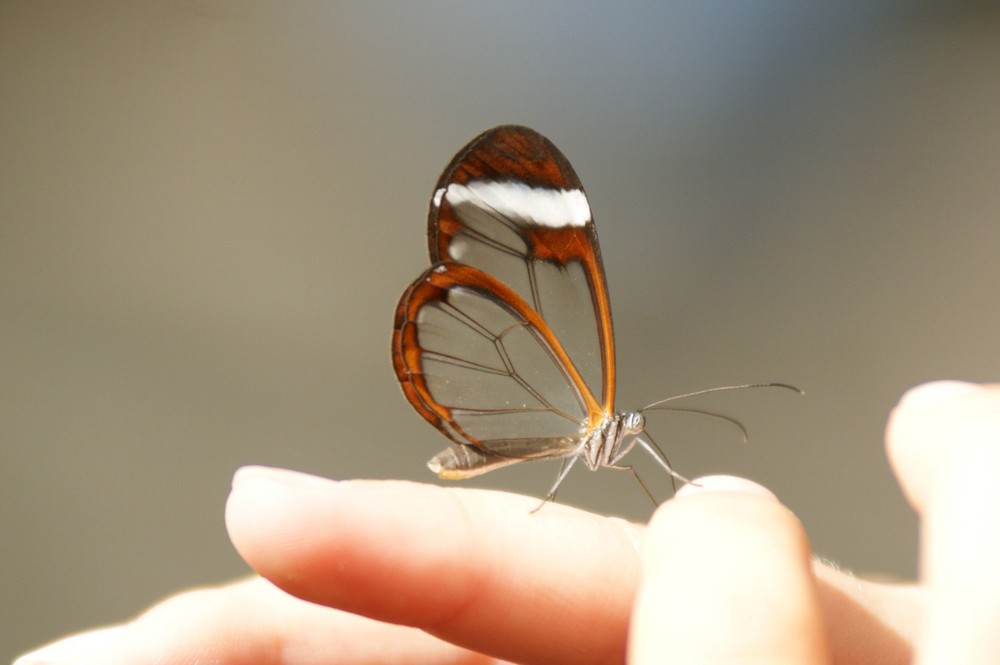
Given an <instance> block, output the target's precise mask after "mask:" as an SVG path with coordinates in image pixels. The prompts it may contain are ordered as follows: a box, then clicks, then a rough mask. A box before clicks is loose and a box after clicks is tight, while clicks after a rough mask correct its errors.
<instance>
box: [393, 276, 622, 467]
mask: <svg viewBox="0 0 1000 665" xmlns="http://www.w3.org/2000/svg"><path fill="white" fill-rule="evenodd" d="M393 364H394V367H395V370H396V375H397V378H398V379H399V382H400V385H401V386H402V387H403V392H404V394H405V395H406V397H407V398H408V399H409V400H410V402H411V404H413V406H414V408H416V410H417V411H418V412H419V413H420V415H422V416H423V417H424V418H425V419H426V420H428V421H429V422H430V423H431V424H432V425H434V426H435V427H437V428H438V429H439V430H441V432H443V433H444V434H445V435H446V436H447V437H448V438H450V439H451V440H452V441H454V442H455V443H457V444H463V445H466V446H469V445H471V446H474V447H476V448H477V449H478V453H476V458H475V459H468V460H466V461H465V462H456V463H465V464H469V465H473V464H474V465H475V466H476V468H477V469H478V471H475V472H469V473H464V474H462V475H474V473H478V472H482V471H486V470H489V469H490V468H495V467H496V466H502V465H504V464H507V463H511V461H512V460H522V459H539V458H547V457H562V456H565V455H568V454H571V453H572V452H574V451H576V450H578V448H579V445H580V442H581V441H582V437H583V436H585V435H586V434H587V433H588V432H590V431H592V430H593V429H594V428H595V427H597V426H598V425H599V424H600V422H601V420H602V418H603V408H602V406H601V404H600V403H599V402H598V401H597V399H596V398H595V396H594V395H593V393H592V392H591V390H590V389H589V387H588V386H587V384H586V383H585V382H584V381H583V379H582V377H581V376H580V374H579V372H578V371H577V369H576V368H575V366H574V365H573V362H572V361H571V360H570V358H569V356H568V355H567V353H566V350H565V349H564V348H563V347H562V345H561V343H560V341H559V340H558V339H557V338H556V337H555V335H554V334H553V332H552V331H551V330H550V329H549V327H548V325H547V324H546V322H545V320H543V319H542V318H541V316H540V315H539V314H538V312H536V311H535V310H534V309H533V308H532V307H531V306H530V305H529V304H528V303H527V302H526V301H525V300H524V299H523V298H521V297H520V296H519V295H518V294H517V293H515V292H514V291H513V290H512V289H511V288H509V287H508V286H506V285H505V284H503V283H501V282H500V281H499V280H497V279H495V278H494V277H492V276H491V275H488V274H486V273H484V272H482V271H481V270H479V269H477V268H474V267H472V266H466V265H462V264H457V263H452V262H445V263H440V264H437V265H436V266H434V267H432V268H431V269H430V270H428V271H427V272H426V273H424V274H423V275H422V276H421V277H420V278H418V279H417V280H416V281H415V282H414V283H413V284H412V285H411V286H410V287H409V288H408V289H407V290H406V292H405V293H404V294H403V296H402V298H401V299H400V302H399V305H398V306H397V308H396V321H395V330H394V334H393ZM439 457H440V456H439ZM435 459H438V458H435ZM469 468H471V467H467V468H466V471H468V470H469ZM453 477H460V476H459V475H455V476H453Z"/></svg>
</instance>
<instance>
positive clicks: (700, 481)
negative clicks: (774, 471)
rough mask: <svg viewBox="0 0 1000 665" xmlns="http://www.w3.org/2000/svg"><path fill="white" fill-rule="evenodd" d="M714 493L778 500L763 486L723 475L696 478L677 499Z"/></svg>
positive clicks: (677, 495) (681, 489) (678, 493)
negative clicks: (733, 493) (734, 493)
mask: <svg viewBox="0 0 1000 665" xmlns="http://www.w3.org/2000/svg"><path fill="white" fill-rule="evenodd" d="M714 492H736V493H741V494H751V495H755V496H760V497H764V498H770V499H775V500H777V497H776V496H775V495H774V493H773V492H771V490H769V489H767V488H766V487H764V486H763V485H759V484H757V483H755V482H754V481H752V480H747V479H746V478H740V477H739V476H722V475H719V476H702V477H701V478H696V479H694V480H692V481H691V482H689V483H688V484H687V485H685V486H684V487H682V488H680V489H679V490H678V491H677V494H676V495H675V497H676V498H684V497H689V496H695V495H698V494H706V493H714Z"/></svg>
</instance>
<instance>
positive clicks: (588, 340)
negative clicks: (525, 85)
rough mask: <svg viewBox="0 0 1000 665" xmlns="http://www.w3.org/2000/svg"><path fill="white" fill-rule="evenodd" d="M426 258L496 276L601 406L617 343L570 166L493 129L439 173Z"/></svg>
mask: <svg viewBox="0 0 1000 665" xmlns="http://www.w3.org/2000/svg"><path fill="white" fill-rule="evenodd" d="M428 243H429V247H430V255H431V261H432V262H442V261H453V262H458V263H462V264H465V265H469V266H474V267H476V268H478V269H479V270H481V271H482V272H484V273H487V274H489V275H492V276H493V277H494V278H496V279H497V280H499V281H500V282H501V283H503V284H505V285H506V286H508V287H510V289H512V290H513V291H514V292H516V293H517V294H518V295H520V296H521V298H523V299H524V300H525V301H526V302H527V303H528V304H529V305H530V307H531V308H532V309H533V310H534V311H535V312H537V313H538V314H539V315H540V316H541V317H542V318H543V319H544V320H545V322H546V323H547V325H548V327H549V329H550V330H551V331H552V333H553V334H554V336H555V337H556V338H557V339H558V340H559V342H560V344H561V345H562V347H563V348H564V349H565V350H566V353H567V354H568V356H569V357H570V358H572V361H573V363H574V364H575V366H576V368H577V369H578V371H579V373H580V375H581V376H582V377H583V381H584V382H585V383H586V385H587V386H588V387H589V389H590V392H591V393H593V394H594V395H597V396H599V397H600V401H601V403H602V405H603V406H604V408H605V410H606V411H608V412H610V411H612V410H613V406H614V386H615V380H614V378H615V377H614V372H615V361H614V339H613V333H612V327H611V308H610V305H609V302H608V293H607V284H606V282H605V278H604V268H603V266H602V263H601V256H600V249H599V246H598V243H597V230H596V227H595V226H594V221H593V218H592V215H591V212H590V206H589V204H588V202H587V197H586V194H585V193H584V191H583V186H582V184H581V183H580V180H579V178H578V177H577V175H576V173H575V172H574V171H573V167H572V166H570V164H569V162H568V161H567V160H566V158H565V157H564V156H563V155H562V153H561V152H559V150H558V149H557V148H556V147H555V146H554V145H553V144H552V143H551V142H550V141H549V140H548V139H546V138H545V137H543V136H541V135H540V134H538V133H537V132H535V131H533V130H531V129H528V128H526V127H514V126H506V127H497V128H495V129H492V130H490V131H488V132H486V133H484V134H482V135H481V136H479V137H477V138H476V139H474V140H473V141H472V142H471V143H469V145H467V146H466V147H465V148H464V149H463V150H461V151H460V152H459V153H458V154H457V155H456V156H455V158H454V159H453V160H452V162H451V164H450V165H449V166H448V168H447V169H445V171H444V173H443V174H442V176H441V179H440V180H439V181H438V185H437V187H436V188H435V191H434V196H433V198H432V200H431V206H430V213H429V216H428Z"/></svg>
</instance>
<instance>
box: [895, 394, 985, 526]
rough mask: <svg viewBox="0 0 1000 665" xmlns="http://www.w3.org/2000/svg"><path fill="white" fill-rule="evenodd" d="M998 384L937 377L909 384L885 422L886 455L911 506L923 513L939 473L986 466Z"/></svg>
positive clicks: (970, 476)
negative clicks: (947, 379) (932, 380)
mask: <svg viewBox="0 0 1000 665" xmlns="http://www.w3.org/2000/svg"><path fill="white" fill-rule="evenodd" d="M998 440H1000V388H998V387H997V386H996V385H988V384H975V383H966V382H962V381H936V382H932V383H925V384H922V385H920V386H916V387H915V388H911V389H910V390H908V391H907V392H906V393H904V394H903V396H902V397H901V398H900V400H899V403H898V404H897V405H896V407H895V408H894V409H893V410H892V413H891V414H890V416H889V420H888V422H887V424H886V433H885V446H886V454H887V456H888V458H889V462H890V464H891V465H892V468H893V471H894V472H895V474H896V477H897V479H898V481H899V483H900V486H901V487H902V488H903V491H904V493H905V494H906V496H907V498H908V499H909V501H910V503H911V505H913V507H914V508H915V509H916V510H917V511H918V512H922V511H923V510H924V508H925V506H926V505H927V501H928V499H929V496H930V493H931V492H932V491H933V488H934V487H936V486H937V484H938V483H939V480H940V479H941V478H946V477H950V476H963V477H965V480H964V481H962V482H966V483H967V484H968V483H973V482H975V481H974V478H975V477H976V476H977V469H981V468H982V467H983V466H988V465H991V464H992V463H993V462H994V461H995V460H994V458H995V457H996V456H997V454H998V452H1000V447H998V446H997V445H996V442H997V441H998Z"/></svg>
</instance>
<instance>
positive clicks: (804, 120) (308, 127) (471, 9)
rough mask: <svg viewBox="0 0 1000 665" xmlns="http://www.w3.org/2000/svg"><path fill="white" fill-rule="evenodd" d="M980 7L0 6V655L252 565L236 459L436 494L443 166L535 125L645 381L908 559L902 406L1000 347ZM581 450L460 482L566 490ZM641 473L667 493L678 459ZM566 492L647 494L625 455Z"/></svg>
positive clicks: (795, 499) (820, 529)
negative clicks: (564, 469) (432, 330)
mask: <svg viewBox="0 0 1000 665" xmlns="http://www.w3.org/2000/svg"><path fill="white" fill-rule="evenodd" d="M991 7H992V3H983V4H982V5H979V4H975V3H973V4H969V3H951V4H942V5H941V6H940V7H938V6H937V5H934V4H930V3H891V2H890V3H871V2H863V3H862V2H858V3H837V4H834V3H830V4H828V5H826V6H824V7H822V8H820V7H819V6H818V5H817V6H814V5H808V6H806V5H802V4H800V3H791V2H751V3H731V2H687V3H676V2H674V3H631V4H618V3H615V4H612V3H607V4H599V3H577V2H561V3H545V4H540V3H534V2H517V3H506V4H489V5H487V4H486V3H483V4H476V5H472V4H464V3H457V2H451V3H448V2H427V3H408V2H396V3H384V2H370V3H334V2H319V1H317V2H303V1H298V0H294V1H289V2H259V1H251V2H246V1H237V0H204V1H197V0H189V1H187V2H182V1H174V2H169V1H163V0H161V1H156V0H151V1H148V2H129V1H125V0H121V1H117V2H112V1H95V2H28V1H16V2H15V1H10V0H8V1H7V2H3V3H2V4H0V391H2V396H3V407H2V410H0V445H2V448H0V487H2V490H0V491H2V493H3V494H2V501H0V529H2V532H0V563H2V565H0V589H2V599H0V661H6V660H9V659H10V658H11V657H12V656H13V655H14V654H15V653H17V652H20V651H22V650H24V649H26V648H29V647H31V646H33V645H36V644H38V643H40V642H43V641H46V640H48V639H50V638H53V637H55V636H57V635H60V634H62V633H65V632H68V631H75V630H78V629H83V628H86V627H89V626H93V625H97V624H102V623H106V622H113V621H119V620H123V619H126V618H127V617H129V616H131V615H132V614H133V613H135V612H137V611H139V610H140V609H141V608H143V607H145V606H146V605H148V604H149V603H151V602H152V601H154V600H156V599H157V598H159V597H161V596H163V595H164V594H167V593H170V592H172V591H175V590H178V589H181V588H184V587H188V586H191V585H199V584H206V583H213V582H219V581H224V580H227V579H231V578H233V577H235V576H238V575H241V574H243V573H245V572H246V568H245V566H244V565H243V564H242V562H241V561H240V559H239V558H238V557H237V555H236V554H235V553H234V551H233V550H232V548H231V547H230V545H229V543H228V540H227V538H226V534H225V530H224V525H223V519H222V516H223V505H224V501H225V497H226V494H227V491H228V486H229V480H230V477H231V474H232V472H233V470H234V469H235V468H236V467H238V466H240V465H242V464H247V463H262V464H273V465H280V466H286V467H292V468H296V469H302V470H306V471H309V472H313V473H316V474H322V475H327V476H332V477H338V478H343V477H378V478H407V479H412V480H419V481H424V482H437V481H436V479H435V478H434V477H433V476H432V475H431V474H430V473H429V472H428V471H427V470H426V469H425V467H424V462H425V460H426V459H427V458H428V457H430V456H431V455H432V454H433V453H435V452H437V451H438V450H439V449H440V448H441V447H443V444H444V439H442V438H441V437H440V435H439V434H438V433H437V432H435V431H434V430H433V429H432V428H431V427H429V426H427V425H426V424H425V423H423V421H421V420H420V419H419V418H418V417H417V416H416V415H415V414H414V413H413V412H412V411H411V409H410V407H409V406H408V405H407V404H406V403H405V401H404V400H403V398H402V396H401V394H400V392H399V388H398V386H397V384H396V381H395V379H394V377H393V374H392V371H391V367H390V362H389V337H390V328H391V323H392V314H393V308H394V306H395V303H396V299H397V298H398V296H399V294H400V293H401V292H402V290H403V289H404V288H405V287H406V285H407V284H409V283H410V281H411V280H412V279H413V278H414V277H416V275H417V274H418V273H419V272H420V271H421V270H422V269H423V268H425V267H426V265H427V258H426V250H425V241H424V223H425V221H424V220H425V215H426V206H427V201H428V198H429V196H430V194H431V188H432V187H433V185H434V183H435V181H436V179H437V177H438V175H439V173H440V171H441V169H442V168H443V167H444V166H445V164H446V163H447V162H448V160H449V159H450V158H451V156H452V154H453V153H454V152H455V150H457V149H458V148H459V147H460V146H462V145H463V144H464V143H465V142H466V141H467V140H469V139H470V138H472V137H473V136H474V135H475V134H477V133H478V132H480V131H482V130H484V129H486V128H488V127H490V126H492V125H496V124H500V123H508V122H516V123H523V124H527V125H530V126H532V127H534V128H536V129H538V130H539V131H541V132H543V133H544V134H546V135H548V136H549V137H550V138H551V139H552V140H553V141H554V142H555V143H556V144H557V145H558V146H559V147H560V148H561V149H562V151H563V152H565V153H566V155H567V156H568V157H569V158H570V159H571V160H572V162H573V164H574V165H575V167H576V170H577V171H578V173H579V175H580V177H581V178H582V179H583V182H584V184H585V186H586V187H587V190H588V193H589V196H590V200H591V204H592V206H593V209H594V213H595V216H596V219H597V222H598V227H599V230H600V234H601V240H602V247H603V254H604V261H605V267H606V269H607V272H608V280H609V283H610V289H611V293H612V297H613V308H614V315H615V323H616V333H617V339H618V345H619V350H618V351H619V354H618V364H619V406H620V407H622V408H628V407H637V406H640V405H642V404H645V403H648V402H651V401H653V400H655V399H659V398H662V397H666V396H669V395H673V394H677V393H681V392H685V391H689V390H696V389H699V388H705V387H710V386H716V385H722V384H730V383H739V382H744V381H757V380H782V381H788V382H792V383H795V384H797V385H800V386H802V387H803V388H805V389H806V391H807V395H806V396H805V397H801V398H799V397H796V396H795V395H792V394H790V393H789V394H785V393H781V392H772V391H755V392H749V393H742V394H739V395H732V394H730V395H725V396H717V398H713V399H710V400H705V401H702V402H699V404H700V405H702V406H706V407H711V408H714V409H718V410H722V411H724V412H726V413H729V414H731V415H734V416H737V417H739V418H740V419H741V420H742V421H743V422H744V423H746V425H747V426H748V427H749V429H750V431H751V437H752V438H751V442H750V444H749V445H748V446H745V447H744V446H741V445H740V444H739V442H738V436H736V434H735V433H734V432H732V431H730V430H727V429H725V428H722V427H720V426H719V425H718V424H717V423H711V422H699V421H697V420H691V419H690V418H687V419H684V418H680V417H670V416H667V415H662V414H661V415H655V416H653V417H652V419H651V423H650V430H651V431H652V432H653V434H654V435H655V436H656V437H657V440H658V441H660V443H661V444H663V445H664V447H666V448H667V449H668V452H669V454H670V457H671V460H672V461H673V463H674V464H675V466H676V467H677V468H678V469H679V470H681V471H682V472H683V473H685V474H687V475H689V476H692V475H698V474H703V473H714V472H723V473H736V474H742V475H746V476H749V477H751V478H754V479H756V480H758V481H760V482H762V483H765V484H767V485H768V486H770V487H771V488H773V489H774V491H775V492H776V493H777V494H778V495H779V496H780V497H781V498H782V499H783V500H784V501H785V503H787V505H789V506H790V507H791V508H792V509H794V510H795V511H796V512H797V513H798V515H799V516H800V517H801V518H802V520H803V521H804V523H805V525H806V528H807V530H808V532H809V535H810V537H811V539H812V541H813V545H814V547H815V549H816V551H817V552H818V553H820V554H822V555H823V556H825V557H828V558H830V559H833V560H835V561H838V562H840V563H842V564H843V565H845V566H848V567H851V568H854V569H856V570H858V571H859V572H866V573H877V574H885V575H894V576H903V577H906V576H911V575H913V574H914V572H915V568H916V557H915V547H916V536H917V524H916V521H915V519H914V517H913V515H912V513H911V511H910V509H909V508H908V507H907V505H906V504H905V502H904V501H903V499H902V498H901V496H900V493H899V491H898V489H897V487H896V485H895V482H894V480H893V478H892V476H891V473H890V470H889V468H888V466H887V464H886V461H885V459H884V454H883V450H882V428H883V425H884V422H885V418H886V415H887V413H888V411H889V409H890V408H891V407H892V405H893V404H894V402H895V401H896V399H897V398H898V396H899V395H900V393H901V392H902V391H903V390H904V389H906V388H907V387H908V386H910V385H912V384H915V383H917V382H921V381H925V380H929V379H935V378H964V379H973V380H985V379H991V378H994V379H995V378H996V377H997V368H998V363H1000V347H998V343H997V340H998V333H1000V305H998V304H997V287H998V285H1000V261H998V258H997V253H998V247H1000V222H998V213H1000V186H998V174H1000V113H998V109H1000V83H998V82H1000V14H998V13H997V12H996V11H994V10H992V9H991ZM556 468H557V465H556V464H550V463H545V464H536V465H523V466H522V467H515V468H511V469H507V470H503V471H499V472H497V473H495V474H490V475H488V476H485V477H483V478H481V479H477V480H475V481H471V482H470V483H468V484H469V485H473V486H479V487H495V488H500V489H507V490H512V491H520V492H526V493H529V494H532V495H535V496H541V495H542V494H544V492H545V491H546V490H547V489H548V486H549V484H550V482H551V480H552V478H553V477H554V474H555V472H556ZM644 477H646V479H647V482H649V483H650V484H651V485H653V486H654V487H655V488H656V489H657V491H662V492H663V493H664V494H666V493H667V492H668V491H669V483H668V482H667V481H666V479H665V478H664V477H663V475H662V474H658V473H657V472H656V471H655V470H653V469H651V468H650V467H648V466H647V467H644ZM560 498H561V500H562V501H564V502H566V503H571V504H576V505H581V506H585V507H587V508H590V509H594V510H598V511H602V512H608V513H616V514H621V515H626V516H628V517H630V518H633V519H637V520H644V519H646V518H647V517H648V515H649V513H650V510H651V507H650V505H649V503H648V501H647V500H646V499H645V497H644V496H643V495H642V493H641V492H640V491H639V490H638V488H637V487H635V485H634V483H633V482H632V481H631V479H630V478H628V477H627V474H616V473H613V472H607V471H606V472H602V473H600V474H588V473H586V472H585V471H584V470H582V469H581V470H578V471H577V472H576V473H574V474H573V475H572V476H571V477H570V478H569V480H568V481H567V482H566V484H565V485H564V488H563V490H562V494H561V497H560Z"/></svg>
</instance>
